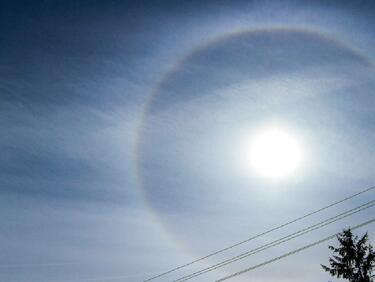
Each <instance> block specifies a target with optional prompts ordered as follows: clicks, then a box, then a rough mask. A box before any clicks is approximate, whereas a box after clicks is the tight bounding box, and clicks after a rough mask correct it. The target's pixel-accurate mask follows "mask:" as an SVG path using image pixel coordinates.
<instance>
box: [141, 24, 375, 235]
mask: <svg viewBox="0 0 375 282" xmlns="http://www.w3.org/2000/svg"><path fill="white" fill-rule="evenodd" d="M267 32H275V33H277V32H291V33H301V34H305V35H311V36H313V37H316V38H319V39H322V40H325V41H329V42H330V43H331V44H334V45H335V46H337V48H338V49H342V50H345V51H347V52H350V53H351V54H352V55H353V56H356V57H358V58H359V60H361V61H363V62H364V63H365V64H367V65H369V66H372V61H371V60H370V59H369V58H368V57H366V56H364V55H363V54H361V53H359V52H358V51H356V50H354V49H353V48H351V47H350V46H347V45H346V44H343V43H342V42H340V41H337V40H335V39H334V38H331V37H329V36H328V35H326V34H324V33H322V32H320V31H317V30H310V29H297V28H278V27H276V28H267V29H244V30H240V31H236V32H231V33H229V34H224V35H223V36H219V37H218V38H215V39H213V40H211V41H209V42H203V44H201V45H199V46H198V47H197V48H194V49H192V50H191V51H190V52H188V53H187V54H186V55H185V56H184V57H183V58H181V59H180V60H178V61H177V62H176V63H175V64H173V66H172V68H171V70H170V71H169V72H167V73H166V74H165V75H164V77H163V78H162V79H161V80H160V82H159V83H158V84H157V85H156V87H155V89H154V91H153V92H152V93H151V95H150V96H149V98H148V99H147V101H146V103H145V106H144V108H143V111H142V114H141V116H140V120H139V124H138V126H137V129H136V131H137V133H136V144H135V171H136V182H137V185H138V189H139V191H140V193H141V195H142V198H143V200H144V203H145V204H146V206H147V208H149V210H150V212H151V214H152V215H153V216H155V220H157V221H158V222H159V225H160V226H161V227H162V229H163V230H166V233H167V234H169V232H168V228H166V226H165V224H164V223H163V218H162V216H160V215H159V214H158V211H157V210H156V209H155V208H154V207H153V206H152V204H151V203H150V199H149V197H148V196H147V191H146V187H144V179H143V177H144V176H143V171H142V165H141V156H142V154H143V152H142V141H143V138H144V134H145V132H144V130H145V127H146V124H147V122H148V115H149V112H150V111H151V110H152V108H153V106H154V104H155V101H157V100H158V98H159V95H160V93H161V91H162V88H163V86H164V84H165V83H166V81H167V80H168V79H169V77H171V76H172V75H173V74H174V73H176V72H177V71H178V70H179V69H180V67H181V66H182V65H183V64H184V62H186V61H188V60H189V59H190V58H191V57H192V56H194V54H197V53H199V52H202V51H204V50H206V49H208V48H210V47H211V46H213V45H215V44H217V43H219V42H222V41H224V40H227V39H229V38H235V37H237V36H241V35H244V34H246V35H248V36H252V35H255V34H259V33H267ZM296 154H298V153H296ZM296 158H298V156H296ZM169 235H171V234H169ZM172 238H173V237H172ZM174 239H175V238H174Z"/></svg>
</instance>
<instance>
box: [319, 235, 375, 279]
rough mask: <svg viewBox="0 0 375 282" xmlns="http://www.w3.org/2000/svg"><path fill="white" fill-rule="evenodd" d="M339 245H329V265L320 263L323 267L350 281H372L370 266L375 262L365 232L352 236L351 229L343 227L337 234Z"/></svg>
mask: <svg viewBox="0 0 375 282" xmlns="http://www.w3.org/2000/svg"><path fill="white" fill-rule="evenodd" d="M337 239H338V241H339V244H340V246H339V247H337V248H336V247H333V246H329V249H330V250H332V251H333V255H332V257H331V258H330V259H329V264H330V267H328V266H325V265H322V267H323V269H324V270H325V271H327V272H329V273H330V274H331V275H332V276H336V277H337V278H344V279H347V280H349V281H350V282H372V281H373V278H371V272H372V267H373V265H374V263H375V252H374V250H373V247H372V246H371V245H370V244H369V243H368V235H367V233H366V234H365V235H364V236H363V237H362V238H360V239H359V238H358V236H354V235H353V233H352V231H351V230H350V228H349V229H344V230H343V232H342V233H340V234H339V235H338V236H337Z"/></svg>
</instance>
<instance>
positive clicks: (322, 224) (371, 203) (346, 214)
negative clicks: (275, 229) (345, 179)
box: [173, 200, 375, 282]
mask: <svg viewBox="0 0 375 282" xmlns="http://www.w3.org/2000/svg"><path fill="white" fill-rule="evenodd" d="M374 205H375V200H372V201H369V202H367V203H365V204H362V205H360V206H358V207H355V208H353V209H350V210H347V211H345V212H343V213H341V214H338V215H336V216H333V217H330V218H328V219H325V220H323V221H321V222H318V223H316V224H313V225H311V226H308V227H306V228H303V229H301V230H298V231H296V232H294V233H291V234H289V235H286V236H284V237H282V238H280V239H277V240H275V241H272V242H270V243H267V244H265V245H262V246H260V247H257V248H255V249H252V250H250V251H247V252H245V253H242V254H239V255H237V256H234V257H231V258H229V259H226V260H224V261H222V262H219V263H217V264H214V265H212V266H209V267H207V268H203V269H201V270H199V271H197V272H194V273H191V274H189V275H186V276H183V277H181V278H179V279H176V280H173V282H182V281H187V280H190V279H192V278H195V277H197V276H200V275H203V274H205V273H207V272H210V271H213V270H216V269H218V268H220V267H223V266H226V265H228V264H231V263H233V262H236V261H238V260H241V259H244V258H247V257H249V256H252V255H254V254H256V253H259V252H262V251H265V250H267V249H269V248H272V247H275V246H278V245H280V244H282V243H285V242H288V241H290V240H292V239H295V238H297V237H300V236H302V235H305V234H307V233H309V232H312V231H314V230H317V229H320V228H323V227H325V226H327V225H329V224H332V223H335V222H337V221H339V220H341V219H344V218H346V217H349V216H351V215H353V214H356V213H358V212H360V211H363V210H365V209H368V208H371V207H373V206H374Z"/></svg>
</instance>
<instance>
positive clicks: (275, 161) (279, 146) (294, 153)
mask: <svg viewBox="0 0 375 282" xmlns="http://www.w3.org/2000/svg"><path fill="white" fill-rule="evenodd" d="M300 160H301V151H300V146H299V144H298V142H297V140H296V139H295V138H294V137H293V136H291V135H290V134H288V133H287V132H286V131H284V130H281V129H268V130H265V131H263V132H261V133H259V134H258V135H257V136H255V137H254V139H253V141H252V143H251V146H250V161H251V165H252V167H253V168H254V169H255V170H256V171H257V172H258V173H259V174H260V175H262V176H264V177H269V178H278V179H279V178H285V177H287V176H290V175H291V173H292V172H294V171H295V170H296V168H297V167H298V165H299V163H300Z"/></svg>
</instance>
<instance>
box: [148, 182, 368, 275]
mask: <svg viewBox="0 0 375 282" xmlns="http://www.w3.org/2000/svg"><path fill="white" fill-rule="evenodd" d="M374 189H375V186H372V187H369V188H367V189H364V190H362V191H360V192H358V193H356V194H353V195H351V196H348V197H346V198H344V199H342V200H339V201H337V202H334V203H332V204H330V205H327V206H325V207H322V208H320V209H318V210H315V211H313V212H310V213H308V214H306V215H304V216H301V217H298V218H295V219H293V220H291V221H288V222H286V223H284V224H281V225H279V226H277V227H274V228H272V229H269V230H267V231H264V232H262V233H259V234H257V235H254V236H252V237H250V238H247V239H245V240H243V241H240V242H238V243H235V244H233V245H230V246H228V247H225V248H223V249H220V250H217V251H215V252H212V253H210V254H208V255H206V256H203V257H200V258H198V259H195V260H193V261H191V262H189V263H186V264H183V265H181V266H178V267H175V268H173V269H171V270H168V271H165V272H163V273H160V274H158V275H156V276H152V277H150V278H148V279H146V280H144V281H143V282H147V281H150V280H154V279H156V278H159V277H162V276H165V275H167V274H169V273H171V272H174V271H176V270H179V269H182V268H184V267H187V266H189V265H192V264H194V263H197V262H199V261H202V260H204V259H207V258H209V257H212V256H215V255H217V254H220V253H223V252H225V251H227V250H230V249H232V248H234V247H237V246H239V245H242V244H244V243H246V242H249V241H251V240H254V239H256V238H259V237H261V236H264V235H266V234H269V233H271V232H273V231H276V230H279V229H281V228H283V227H285V226H288V225H290V224H292V223H295V222H297V221H300V220H302V219H305V218H307V217H309V216H312V215H314V214H317V213H319V212H322V211H324V210H326V209H329V208H331V207H333V206H336V205H338V204H341V203H343V202H345V201H348V200H350V199H353V198H355V197H357V196H359V195H361V194H364V193H367V192H369V191H371V190H374Z"/></svg>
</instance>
